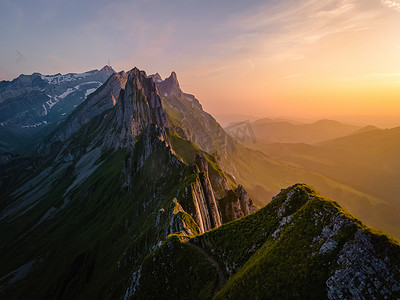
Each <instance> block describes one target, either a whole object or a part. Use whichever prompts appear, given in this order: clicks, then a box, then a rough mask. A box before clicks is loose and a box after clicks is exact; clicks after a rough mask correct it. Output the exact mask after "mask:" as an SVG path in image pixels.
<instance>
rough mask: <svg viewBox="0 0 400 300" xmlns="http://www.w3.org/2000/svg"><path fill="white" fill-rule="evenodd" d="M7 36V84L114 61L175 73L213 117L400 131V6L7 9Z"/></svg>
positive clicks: (234, 3) (303, 2) (181, 4)
mask: <svg viewBox="0 0 400 300" xmlns="http://www.w3.org/2000/svg"><path fill="white" fill-rule="evenodd" d="M78 7H79V9H77V8H78ZM0 28H7V30H3V31H1V30H0V38H1V40H2V41H5V42H4V43H2V44H1V46H0V80H2V79H7V80H10V79H12V78H15V77H16V76H18V74H20V73H24V74H31V73H33V72H40V73H44V74H54V73H58V72H60V73H67V72H83V71H87V70H90V69H94V68H101V67H102V66H103V65H104V64H105V63H106V62H107V60H108V58H110V59H111V64H112V66H113V67H114V69H115V70H116V71H120V70H129V69H131V68H132V67H134V66H137V67H139V68H141V69H144V70H145V71H146V72H147V73H148V74H151V73H155V72H159V73H160V74H161V75H162V76H163V77H166V76H168V75H169V74H170V73H171V71H172V70H174V71H176V72H177V74H178V79H179V80H180V83H181V86H182V88H183V89H184V91H185V92H188V93H192V94H194V95H196V96H197V98H198V99H199V100H200V101H201V103H202V104H203V106H204V108H205V109H206V110H207V111H209V112H210V113H212V114H245V115H255V116H260V117H262V116H282V115H285V116H310V117H315V118H320V117H329V116H335V115H354V114H357V115H363V114H364V115H366V114H374V115H391V116H399V120H398V125H400V107H399V104H398V103H399V99H400V34H399V28H400V1H399V0H363V1H356V0H325V1H320V0H287V1H278V0H254V1H244V0H219V1H211V0H204V1H181V0H171V1H168V2H167V1H162V0H135V1H126V0H115V1H112V2H110V1H106V0H98V1H94V0H87V1H84V2H83V3H81V2H79V1H77V0H70V1H50V0H43V1H41V2H40V3H39V2H38V3H35V4H32V2H30V1H27V0H21V2H20V1H11V0H5V2H4V5H3V6H2V10H1V11H0ZM366 122H368V121H366Z"/></svg>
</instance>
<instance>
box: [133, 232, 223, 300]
mask: <svg viewBox="0 0 400 300" xmlns="http://www.w3.org/2000/svg"><path fill="white" fill-rule="evenodd" d="M141 274H142V275H141V277H140V280H139V282H140V284H139V286H138V289H137V291H136V293H135V298H136V299H160V298H163V299H211V298H212V296H213V293H214V289H215V286H216V283H217V280H218V276H217V273H216V271H215V268H214V267H213V266H212V265H211V264H210V263H209V262H208V261H207V260H205V259H204V257H203V255H202V254H201V253H200V252H199V251H198V250H196V249H195V248H193V247H191V246H189V245H187V244H185V243H182V242H181V241H180V239H179V237H178V236H176V235H172V236H170V237H169V238H168V239H167V240H166V241H165V242H164V243H163V244H162V245H161V246H160V247H159V248H157V249H156V250H155V251H153V252H152V253H151V254H149V255H148V256H147V257H146V258H145V259H144V261H143V264H142V269H141Z"/></svg>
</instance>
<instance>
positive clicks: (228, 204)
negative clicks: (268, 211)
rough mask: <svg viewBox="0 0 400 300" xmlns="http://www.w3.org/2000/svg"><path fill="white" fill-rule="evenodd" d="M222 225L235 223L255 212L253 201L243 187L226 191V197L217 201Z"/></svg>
mask: <svg viewBox="0 0 400 300" xmlns="http://www.w3.org/2000/svg"><path fill="white" fill-rule="evenodd" d="M219 207H220V209H221V215H222V220H223V223H227V222H230V221H235V220H237V219H240V218H242V217H244V216H247V215H250V214H252V213H255V212H256V211H257V208H256V207H255V206H254V204H253V201H252V200H251V199H250V198H249V196H248V194H247V192H246V190H245V189H244V188H243V186H241V185H239V186H238V187H237V188H236V189H234V190H229V191H226V195H225V197H224V198H222V199H221V200H220V201H219Z"/></svg>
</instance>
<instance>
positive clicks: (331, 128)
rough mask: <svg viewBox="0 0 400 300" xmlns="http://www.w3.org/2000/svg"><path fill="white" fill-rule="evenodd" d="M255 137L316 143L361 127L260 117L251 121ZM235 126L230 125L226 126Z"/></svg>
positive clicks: (286, 141) (277, 141)
mask: <svg viewBox="0 0 400 300" xmlns="http://www.w3.org/2000/svg"><path fill="white" fill-rule="evenodd" d="M250 124H251V126H252V129H253V132H254V134H255V138H256V139H257V140H258V141H259V142H261V143H307V144H314V143H318V142H322V141H326V140H331V139H335V138H339V137H342V136H345V135H349V134H351V133H354V132H356V131H357V130H360V129H361V127H358V126H353V125H347V124H342V123H340V122H337V121H333V120H319V121H316V122H314V123H301V122H297V121H292V120H289V119H270V118H265V119H259V120H256V121H253V122H251V123H250ZM230 126H234V124H230V125H228V126H227V127H226V128H229V127H230Z"/></svg>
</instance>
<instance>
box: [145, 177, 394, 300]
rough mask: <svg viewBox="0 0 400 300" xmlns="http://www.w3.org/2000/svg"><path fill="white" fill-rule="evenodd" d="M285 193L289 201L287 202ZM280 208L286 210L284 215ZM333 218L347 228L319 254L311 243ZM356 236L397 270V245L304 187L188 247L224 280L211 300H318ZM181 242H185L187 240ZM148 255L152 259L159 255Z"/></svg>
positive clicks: (318, 245)
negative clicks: (198, 249)
mask: <svg viewBox="0 0 400 300" xmlns="http://www.w3.org/2000/svg"><path fill="white" fill-rule="evenodd" d="M289 193H291V200H290V201H286V199H287V197H288V194H289ZM282 206H285V207H286V209H285V211H284V212H283V213H282V210H280V209H281V207H282ZM279 212H280V213H281V216H280V217H279V216H278V213H279ZM289 216H290V218H291V219H290V222H289V223H288V224H286V225H284V226H282V230H281V232H280V235H279V236H278V237H277V238H275V239H274V238H273V237H272V233H273V232H275V231H276V230H277V229H278V228H279V227H280V224H279V223H280V222H281V220H282V218H284V217H289ZM338 216H339V217H340V218H342V219H343V218H344V219H346V220H348V221H349V222H348V223H347V225H345V226H343V227H342V228H341V229H340V230H339V232H338V233H337V234H336V235H335V236H333V237H332V239H333V240H334V241H336V243H337V246H336V247H334V248H333V249H331V250H330V251H327V252H321V253H319V249H320V248H321V246H322V245H323V244H324V242H325V241H326V240H325V239H322V240H314V238H316V237H318V236H320V234H321V232H322V229H323V228H324V227H326V226H332V224H333V223H332V222H333V220H334V219H335V218H337V217H338ZM357 231H362V232H364V233H365V234H367V235H368V236H370V238H371V241H372V243H373V247H374V249H375V250H376V251H377V253H378V254H377V255H379V256H380V257H381V258H382V257H384V256H383V255H388V256H389V257H390V259H391V263H394V264H395V265H400V244H399V242H397V241H396V240H393V239H391V238H390V237H388V236H386V235H384V234H382V233H380V232H376V231H374V230H372V229H370V228H368V227H366V226H365V225H363V224H362V223H361V222H360V221H359V220H357V219H356V218H354V217H353V216H352V215H351V214H350V213H348V212H347V211H346V210H344V209H343V208H342V207H341V206H340V205H339V204H337V203H336V202H335V201H332V200H330V199H327V198H324V197H322V196H320V195H319V194H318V193H317V192H315V190H313V189H312V188H311V187H309V186H307V185H304V184H296V185H294V186H292V187H290V188H287V189H286V190H283V191H282V192H281V193H280V194H279V195H278V196H276V197H275V198H274V199H273V201H272V202H271V203H270V204H268V205H267V206H265V207H264V208H262V209H260V210H259V211H258V212H256V213H254V214H252V215H249V216H247V217H245V218H242V219H240V220H237V221H234V222H231V223H227V224H224V225H222V226H221V227H219V228H216V229H213V230H211V231H208V232H206V233H204V234H202V235H199V236H196V237H194V238H191V239H190V243H192V244H195V245H197V246H200V247H201V248H203V249H204V250H205V251H206V252H207V253H208V254H209V256H211V257H212V258H213V259H214V260H215V261H216V262H217V263H218V264H219V266H220V267H221V268H222V270H223V271H225V276H226V277H227V278H229V280H228V282H227V283H226V284H225V286H224V287H223V288H222V289H221V290H220V291H219V293H218V294H217V295H216V296H215V299H244V298H249V299H277V298H278V299H293V298H304V299H323V298H326V280H327V279H328V278H329V277H330V276H331V275H332V274H333V272H334V271H335V270H336V268H337V267H338V266H337V264H336V261H337V258H338V254H339V252H340V251H341V249H342V248H343V245H344V244H345V243H346V242H348V241H351V240H353V239H354V235H355V233H356V232H357ZM176 239H177V240H179V237H176ZM181 242H182V243H185V242H187V238H183V239H181ZM152 255H153V256H151V257H157V255H158V253H157V252H155V253H153V254H152ZM163 255H165V254H163ZM173 255H175V256H176V255H180V254H179V252H175V253H174V254H173ZM174 259H176V258H174ZM170 267H172V266H167V267H166V268H167V270H169V268H170ZM196 267H197V266H196V265H190V268H196ZM226 267H228V269H229V271H227V270H226ZM187 268H188V267H187ZM143 271H145V269H143ZM198 271H199V270H198ZM146 272H150V269H148V270H147V271H146ZM146 272H144V273H142V274H146ZM182 272H183V273H174V274H176V276H177V278H181V277H182V276H184V275H183V274H185V272H184V270H182ZM145 276H149V275H148V274H147V275H145ZM146 278H147V277H146ZM161 278H163V277H161ZM153 280H156V279H153ZM382 282H385V280H384V278H382ZM181 298H190V297H185V296H184V295H183V296H182V297H181Z"/></svg>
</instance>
